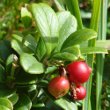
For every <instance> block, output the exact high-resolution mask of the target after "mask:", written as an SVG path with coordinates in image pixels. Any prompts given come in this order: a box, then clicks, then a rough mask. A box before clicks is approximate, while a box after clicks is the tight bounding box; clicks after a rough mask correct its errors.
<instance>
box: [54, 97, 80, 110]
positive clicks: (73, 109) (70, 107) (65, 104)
mask: <svg viewBox="0 0 110 110" xmlns="http://www.w3.org/2000/svg"><path fill="white" fill-rule="evenodd" d="M54 103H55V104H57V105H58V106H60V107H61V108H63V109H64V110H78V109H77V106H76V104H75V103H73V102H69V101H67V100H66V99H64V98H60V99H58V100H56V101H55V102H54Z"/></svg>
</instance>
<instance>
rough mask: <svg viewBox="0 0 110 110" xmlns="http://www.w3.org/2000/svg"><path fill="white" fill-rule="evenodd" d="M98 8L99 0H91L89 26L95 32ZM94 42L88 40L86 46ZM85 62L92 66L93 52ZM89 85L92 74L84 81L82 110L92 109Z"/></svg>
mask: <svg viewBox="0 0 110 110" xmlns="http://www.w3.org/2000/svg"><path fill="white" fill-rule="evenodd" d="M100 9H101V0H93V10H92V17H91V22H90V28H91V29H94V30H95V31H96V32H97V31H98V26H99V17H100ZM95 42H96V39H92V40H90V41H89V43H88V46H90V47H94V46H95ZM87 62H88V65H89V66H90V67H92V68H93V62H94V54H92V55H87ZM91 87H92V74H91V76H90V79H89V81H88V82H87V83H86V88H87V91H88V92H87V97H86V99H85V101H84V103H83V110H92V107H91V100H90V97H91Z"/></svg>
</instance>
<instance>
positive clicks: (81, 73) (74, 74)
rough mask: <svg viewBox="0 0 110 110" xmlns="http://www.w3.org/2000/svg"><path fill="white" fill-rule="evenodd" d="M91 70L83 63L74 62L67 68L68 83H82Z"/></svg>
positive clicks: (87, 77)
mask: <svg viewBox="0 0 110 110" xmlns="http://www.w3.org/2000/svg"><path fill="white" fill-rule="evenodd" d="M91 71H92V69H91V68H90V67H89V66H88V65H87V64H86V62H83V61H75V62H72V63H70V64H69V65H68V66H67V72H68V77H69V80H70V82H74V83H76V84H77V83H84V82H86V81H87V80H88V79H89V76H90V73H91Z"/></svg>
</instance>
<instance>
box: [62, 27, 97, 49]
mask: <svg viewBox="0 0 110 110" xmlns="http://www.w3.org/2000/svg"><path fill="white" fill-rule="evenodd" d="M96 37H97V33H96V32H95V31H94V30H92V29H81V30H78V31H76V32H74V33H72V34H71V35H70V36H69V37H68V38H67V39H66V40H65V42H64V43H63V46H62V49H64V48H67V47H70V46H74V45H77V44H81V43H83V42H85V41H87V40H90V39H93V38H96Z"/></svg>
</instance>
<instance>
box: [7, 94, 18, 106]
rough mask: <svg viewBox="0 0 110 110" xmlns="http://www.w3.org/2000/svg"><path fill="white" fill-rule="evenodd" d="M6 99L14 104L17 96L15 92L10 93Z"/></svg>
mask: <svg viewBox="0 0 110 110" xmlns="http://www.w3.org/2000/svg"><path fill="white" fill-rule="evenodd" d="M8 99H9V100H10V101H11V102H12V104H13V105H15V104H16V103H17V101H18V99H19V96H18V94H17V93H14V94H12V95H11V96H10V97H8Z"/></svg>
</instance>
